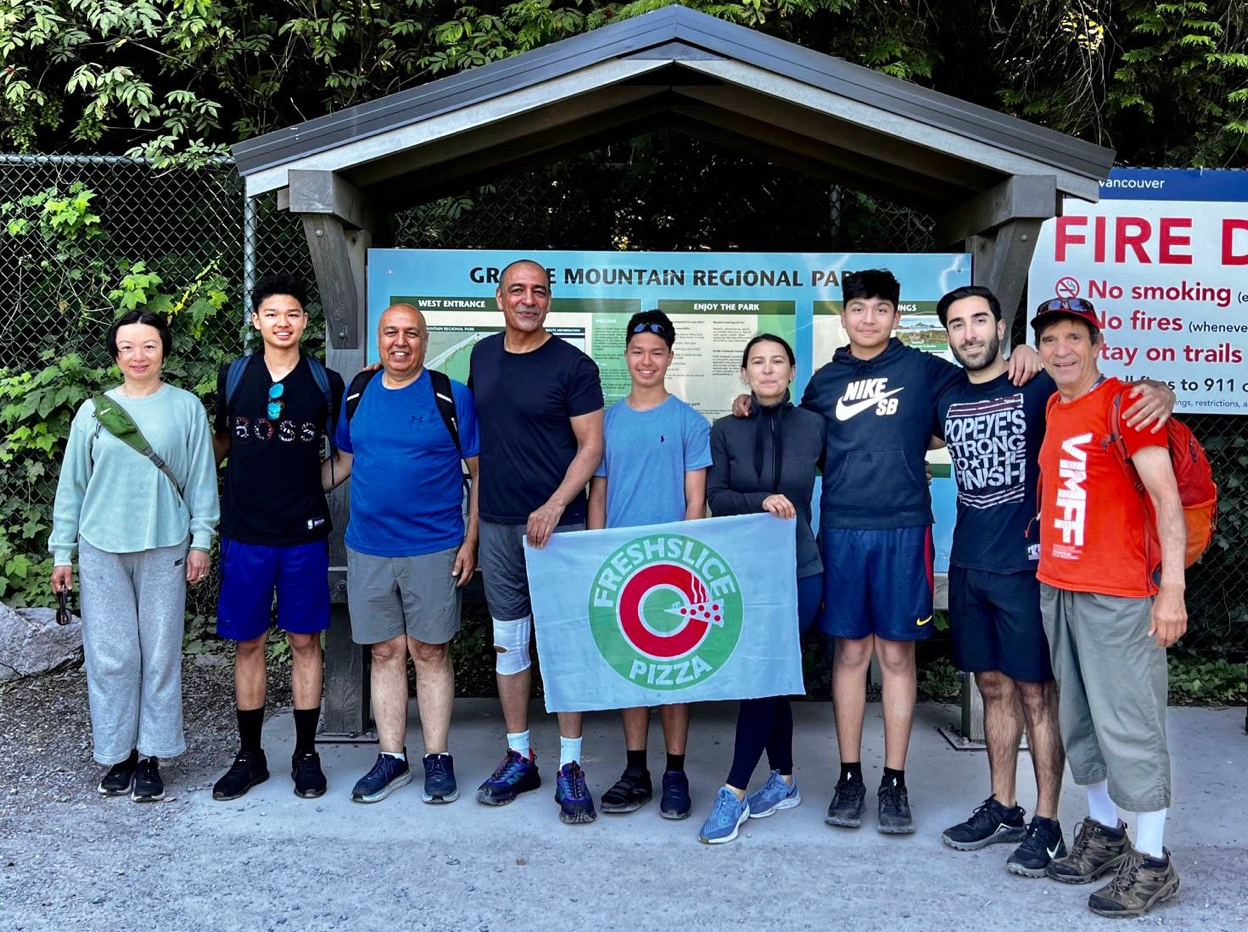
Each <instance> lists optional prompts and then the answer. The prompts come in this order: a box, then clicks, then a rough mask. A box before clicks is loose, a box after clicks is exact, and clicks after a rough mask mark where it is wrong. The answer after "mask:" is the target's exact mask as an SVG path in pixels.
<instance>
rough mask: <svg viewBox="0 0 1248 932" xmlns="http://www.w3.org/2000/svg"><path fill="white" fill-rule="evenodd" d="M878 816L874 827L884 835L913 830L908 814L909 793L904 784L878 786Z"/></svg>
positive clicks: (909, 832)
mask: <svg viewBox="0 0 1248 932" xmlns="http://www.w3.org/2000/svg"><path fill="white" fill-rule="evenodd" d="M879 798H880V816H879V822H877V823H876V828H878V829H879V830H880V833H881V834H884V835H909V834H911V833H912V832H914V819H913V818H911V816H910V794H909V793H907V792H906V788H905V787H904V786H897V785H895V784H892V783H890V784H887V785H883V786H881V787H880V791H879Z"/></svg>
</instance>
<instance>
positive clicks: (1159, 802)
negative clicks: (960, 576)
mask: <svg viewBox="0 0 1248 932" xmlns="http://www.w3.org/2000/svg"><path fill="white" fill-rule="evenodd" d="M1152 605H1153V600H1152V599H1151V598H1134V599H1133V598H1123V597H1121V596H1111V595H1100V594H1098V593H1093V592H1070V591H1067V590H1065V589H1057V588H1054V587H1053V586H1049V585H1045V584H1044V583H1041V585H1040V612H1041V614H1042V615H1043V616H1044V630H1045V634H1046V635H1047V636H1048V639H1049V655H1050V657H1051V658H1052V661H1053V674H1054V676H1055V677H1056V678H1057V684H1058V689H1059V692H1060V698H1059V718H1060V721H1061V729H1062V742H1063V743H1064V744H1065V745H1066V760H1067V761H1068V762H1069V763H1070V772H1071V774H1072V775H1073V776H1074V778H1075V782H1076V783H1078V784H1079V785H1080V786H1086V785H1088V784H1090V783H1098V782H1100V781H1101V780H1108V781H1109V796H1110V798H1111V799H1112V800H1113V801H1114V802H1115V803H1116V804H1117V805H1118V806H1120V807H1121V808H1123V809H1126V810H1127V811H1128V812H1156V811H1157V810H1159V809H1165V808H1167V807H1168V806H1169V805H1170V750H1169V748H1168V746H1167V744H1166V699H1167V692H1168V684H1167V674H1166V652H1165V650H1164V649H1162V648H1160V647H1158V646H1157V645H1156V643H1155V642H1154V640H1153V638H1151V637H1149V636H1148V627H1149V615H1150V612H1151V609H1152Z"/></svg>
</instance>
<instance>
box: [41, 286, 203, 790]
mask: <svg viewBox="0 0 1248 932" xmlns="http://www.w3.org/2000/svg"><path fill="white" fill-rule="evenodd" d="M172 348H173V340H172V336H171V334H170V332H169V326H168V323H167V322H166V321H165V320H164V318H162V317H160V316H157V315H155V314H149V313H147V312H145V311H131V312H129V313H127V314H124V315H122V316H121V317H120V318H118V319H117V320H116V321H115V322H114V324H113V326H112V327H111V328H110V329H109V331H108V350H109V352H110V353H111V354H112V356H113V358H114V359H115V360H116V361H117V367H118V369H120V370H121V375H122V383H121V385H119V386H117V387H116V388H114V389H111V390H109V391H108V392H106V393H105V394H104V396H103V400H102V403H101V411H100V413H101V414H103V413H104V408H105V407H108V406H113V405H116V406H119V407H120V408H122V409H123V410H124V412H125V413H126V414H128V415H129V417H130V420H132V421H133V422H134V424H135V425H136V426H137V427H138V429H139V432H140V434H141V435H142V439H145V440H146V442H147V444H148V445H149V446H150V450H151V451H152V452H153V453H154V454H155V455H156V456H157V457H159V459H160V460H163V464H164V467H165V468H161V466H160V465H158V464H157V462H156V460H155V459H153V458H151V457H150V455H148V454H147V453H146V451H143V450H141V449H136V448H135V446H133V445H131V444H129V443H127V442H126V441H124V440H121V439H119V438H118V437H117V436H115V435H114V434H113V433H112V432H111V431H110V430H109V429H108V428H106V427H105V426H104V425H103V423H101V421H100V420H99V419H98V418H97V411H96V399H89V400H87V401H85V402H83V404H82V406H81V407H80V408H79V409H78V412H77V414H76V415H75V416H74V421H73V424H72V426H71V427H70V431H69V443H68V446H67V447H66V449H65V458H64V460H63V461H62V463H61V475H60V481H59V482H58V484H57V488H56V503H55V505H54V507H53V512H52V535H51V538H50V539H49V541H48V549H49V550H50V551H51V552H52V556H53V564H54V569H53V571H52V589H53V591H54V592H61V591H63V590H69V589H72V588H73V584H74V570H73V554H74V550H75V548H77V550H78V570H79V574H80V577H81V582H82V642H83V653H84V655H85V658H86V665H87V692H88V697H89V699H90V703H91V731H92V739H93V743H94V755H95V759H96V760H97V761H98V762H99V763H101V764H103V765H105V766H106V767H109V768H110V769H109V770H108V772H107V773H106V774H105V776H104V778H103V779H102V780H101V781H100V785H99V791H100V793H102V794H104V795H106V796H122V795H126V794H129V795H130V798H131V799H133V800H134V801H135V802H149V801H153V800H157V799H161V798H163V796H164V783H163V781H162V780H161V776H160V770H159V761H158V759H159V758H161V757H176V756H177V755H179V754H181V753H182V752H183V751H184V750H185V749H186V741H185V738H184V736H183V733H182V630H183V623H184V615H185V611H186V586H187V583H191V584H195V583H199V582H201V581H202V580H203V579H204V577H205V576H206V575H207V573H208V568H209V557H208V554H209V551H210V549H211V546H212V535H213V532H214V530H215V528H216V525H217V519H218V517H219V514H220V511H219V506H218V502H217V479H216V467H215V462H214V459H213V453H212V436H211V434H210V432H209V430H208V419H207V414H206V413H205V411H204V406H203V404H202V403H201V402H200V401H199V399H198V398H196V397H195V396H194V395H192V394H191V393H190V392H186V391H183V390H182V389H180V388H175V387H174V386H172V385H166V384H165V383H164V382H162V381H161V378H160V371H161V365H162V364H163V362H164V360H165V357H166V356H168V355H169V353H170V351H171V350H172ZM141 446H142V444H141V442H140V447H141Z"/></svg>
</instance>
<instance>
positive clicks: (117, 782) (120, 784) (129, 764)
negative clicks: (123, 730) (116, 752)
mask: <svg viewBox="0 0 1248 932" xmlns="http://www.w3.org/2000/svg"><path fill="white" fill-rule="evenodd" d="M138 763H139V752H138V751H131V752H130V756H129V757H127V758H126V759H125V760H123V761H122V762H121V763H120V764H113V766H112V767H110V768H108V773H106V774H104V778H103V779H102V780H100V785H99V786H98V787H96V789H98V790H99V791H100V795H101V796H129V795H130V790H132V789H133V788H134V769H135V767H137V766H138Z"/></svg>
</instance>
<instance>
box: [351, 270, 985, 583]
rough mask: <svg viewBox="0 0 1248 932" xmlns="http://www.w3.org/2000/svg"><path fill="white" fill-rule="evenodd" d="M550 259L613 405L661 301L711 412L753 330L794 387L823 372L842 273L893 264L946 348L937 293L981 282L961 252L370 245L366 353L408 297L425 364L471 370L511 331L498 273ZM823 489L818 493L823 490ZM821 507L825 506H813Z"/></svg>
mask: <svg viewBox="0 0 1248 932" xmlns="http://www.w3.org/2000/svg"><path fill="white" fill-rule="evenodd" d="M522 257H523V258H530V259H533V260H534V261H536V262H540V263H542V265H544V266H545V267H546V268H547V269H548V270H549V272H550V277H551V296H552V300H551V311H550V315H549V316H548V317H547V319H546V328H547V329H548V330H549V331H550V332H551V333H553V334H555V335H557V336H559V337H561V338H563V339H564V340H567V341H568V342H569V343H572V344H573V345H574V346H578V347H580V348H581V349H582V350H584V351H585V352H586V353H588V354H589V355H590V356H592V357H593V359H594V361H595V362H597V363H598V366H599V369H600V370H601V373H602V387H603V392H604V394H605V395H606V400H607V404H608V405H610V404H613V403H614V402H616V401H618V400H619V399H621V398H623V397H624V396H625V395H627V394H628V390H629V377H628V369H627V367H626V365H625V363H624V343H625V340H624V337H625V333H624V330H625V325H626V324H627V323H628V318H629V317H630V316H631V315H633V314H635V313H637V312H638V311H641V310H647V309H650V308H656V307H657V308H659V309H660V310H662V311H664V312H665V313H666V314H668V315H669V316H670V317H671V318H672V322H673V324H674V325H675V327H676V347H675V350H676V352H675V358H674V359H673V361H672V366H671V369H670V370H669V371H668V376H667V384H668V388H669V389H670V390H671V391H672V392H673V393H674V394H675V395H677V396H679V397H681V398H683V399H684V400H685V401H687V402H689V404H691V405H693V406H694V407H695V408H696V409H697V410H698V411H700V412H701V413H702V414H704V415H705V416H706V417H707V418H709V419H711V420H714V419H715V418H718V417H722V416H723V415H725V414H727V413H729V411H730V409H731V406H732V399H733V398H734V397H736V396H737V395H738V394H740V393H741V392H742V391H743V390H744V389H743V386H742V383H741V378H740V371H741V352H742V350H743V349H744V347H745V344H746V342H747V341H748V340H749V338H750V337H752V336H753V335H754V334H756V333H760V332H771V333H776V334H779V335H780V336H782V337H784V338H785V339H787V340H788V341H789V342H790V343H791V344H792V345H793V348H794V352H795V353H796V355H797V367H798V368H797V381H796V382H795V384H794V396H795V397H796V398H800V397H801V394H802V389H803V388H804V387H805V385H806V382H807V380H808V379H809V378H810V375H811V373H812V372H814V370H815V369H817V368H818V367H819V366H821V365H823V364H824V363H825V362H828V361H829V360H830V359H831V358H832V353H833V351H834V350H835V349H836V348H837V347H838V346H843V345H844V344H845V343H847V342H848V341H847V339H846V337H845V334H844V332H843V330H842V328H841V323H840V312H841V276H842V275H843V274H844V273H845V272H846V271H853V270H856V269H870V268H887V269H890V270H892V272H893V274H894V275H896V276H897V278H898V280H900V282H901V311H902V316H901V325H900V327H899V328H898V330H897V336H898V337H899V338H900V339H901V340H902V341H903V342H905V343H907V344H909V345H911V346H916V347H918V348H920V349H924V350H928V351H931V352H935V353H940V354H941V355H943V356H945V357H946V358H952V357H951V356H950V355H949V351H948V343H947V341H946V339H945V331H944V328H942V327H941V326H940V322H939V320H938V319H937V318H936V302H937V300H939V298H940V296H941V295H943V294H944V293H945V292H946V291H949V290H951V289H953V288H957V287H958V286H960V285H967V284H970V280H971V260H970V256H969V255H966V254H963V253H954V254H922V255H898V254H879V253H746V252H728V253H706V252H664V253H646V252H563V251H561V252H533V253H530V254H525V255H523V256H522V255H521V254H518V253H516V252H512V251H507V252H502V251H495V250H479V249H431V250H417V249H372V250H369V255H368V325H369V347H368V358H369V360H370V361H375V360H376V358H377V356H376V353H377V348H376V345H375V342H376V341H375V339H374V337H373V334H375V333H376V328H377V320H378V318H379V317H380V316H381V312H382V311H383V310H385V308H386V307H387V306H388V305H390V304H393V303H396V302H400V301H402V302H406V303H409V304H412V305H414V306H415V307H417V308H419V309H420V310H421V311H422V312H423V314H424V315H425V323H426V324H427V326H428V328H429V346H428V353H427V356H426V359H425V364H426V365H427V366H429V367H430V368H433V369H441V370H442V371H444V372H446V373H447V374H448V375H450V376H451V377H452V378H454V379H459V380H460V381H465V382H466V381H467V379H468V359H469V356H470V355H471V353H472V347H473V346H474V345H476V343H477V342H478V341H479V340H481V339H483V338H484V337H487V336H489V335H490V334H493V333H498V332H499V331H501V330H502V329H503V315H502V312H500V311H499V310H498V307H497V305H496V304H495V302H494V290H495V288H496V286H497V284H498V277H499V273H500V272H501V270H502V269H503V268H504V267H505V266H506V265H507V264H508V263H509V262H511V261H513V260H515V259H517V258H522ZM934 459H936V460H937V461H938V465H937V466H936V467H935V472H936V474H937V476H938V477H939V478H938V479H937V480H936V481H935V482H934V483H933V486H932V495H933V499H934V502H935V505H936V510H937V527H936V531H935V542H936V568H937V570H938V571H941V572H943V571H944V570H945V569H946V568H947V567H948V551H949V546H950V544H951V542H952V533H953V520H952V519H953V513H954V506H953V501H954V497H955V495H956V493H955V491H954V490H953V481H952V479H949V478H946V477H947V476H948V467H947V465H946V464H947V463H948V459H947V457H944V458H943V462H939V461H940V460H941V456H939V455H938V456H934ZM816 494H817V493H816ZM817 513H818V510H817V509H816V514H817Z"/></svg>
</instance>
